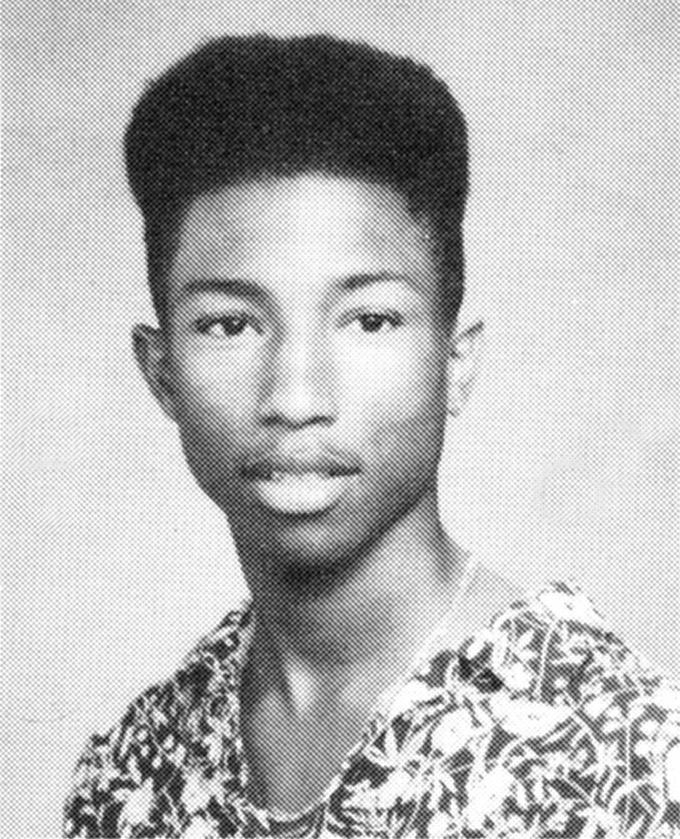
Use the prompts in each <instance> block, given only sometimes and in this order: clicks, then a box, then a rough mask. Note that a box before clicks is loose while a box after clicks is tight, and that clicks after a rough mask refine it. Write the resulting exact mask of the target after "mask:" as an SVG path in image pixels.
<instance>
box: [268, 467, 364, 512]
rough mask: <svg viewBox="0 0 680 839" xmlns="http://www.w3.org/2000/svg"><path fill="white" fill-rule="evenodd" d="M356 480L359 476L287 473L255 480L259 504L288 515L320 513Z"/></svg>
mask: <svg viewBox="0 0 680 839" xmlns="http://www.w3.org/2000/svg"><path fill="white" fill-rule="evenodd" d="M355 480H356V475H333V476H331V475H323V474H320V473H318V472H305V473H303V474H293V473H291V474H287V475H283V476H282V477H279V478H276V479H263V478H260V479H258V480H256V481H254V486H255V492H256V494H257V496H258V498H259V499H260V501H261V502H262V503H263V504H264V505H265V506H266V507H269V508H270V509H271V510H274V511H275V512H277V513H284V514H287V515H309V514H311V513H320V512H323V511H324V510H327V509H329V508H330V507H332V506H333V505H334V504H336V503H337V502H338V501H339V500H340V498H341V497H342V496H343V495H344V494H345V492H347V490H348V489H349V487H350V486H351V484H352V483H353V482H354V481H355Z"/></svg>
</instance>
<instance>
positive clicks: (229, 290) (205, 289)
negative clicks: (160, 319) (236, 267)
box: [177, 277, 267, 301]
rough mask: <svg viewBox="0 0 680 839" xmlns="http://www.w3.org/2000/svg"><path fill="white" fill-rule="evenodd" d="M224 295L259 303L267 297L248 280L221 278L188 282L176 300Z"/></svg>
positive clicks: (206, 278) (257, 286) (255, 284)
mask: <svg viewBox="0 0 680 839" xmlns="http://www.w3.org/2000/svg"><path fill="white" fill-rule="evenodd" d="M210 293H217V294H225V295H229V296H231V297H245V298H248V299H249V300H255V301H261V300H264V298H265V297H266V296H267V293H266V292H265V290H264V289H263V288H262V287H261V286H260V285H258V284H257V283H254V282H251V281H250V280H241V279H236V278H223V277H205V278H201V279H196V280H190V281H189V282H188V283H187V284H186V285H184V286H182V288H181V289H180V290H179V292H178V295H177V297H178V300H180V301H181V300H184V299H186V298H188V297H193V296H195V295H198V294H210Z"/></svg>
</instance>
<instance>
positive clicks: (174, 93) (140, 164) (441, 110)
mask: <svg viewBox="0 0 680 839" xmlns="http://www.w3.org/2000/svg"><path fill="white" fill-rule="evenodd" d="M125 155H126V163H127V172H128V179H129V183H130V187H131V190H132V193H133V195H134V197H135V200H136V201H137V204H138V205H139V208H140V210H141V212H142V215H143V218H144V227H145V242H146V251H147V266H148V274H149V283H150V287H151V294H152V298H153V302H154V306H155V309H156V312H157V314H158V316H159V318H160V319H161V320H162V319H163V316H164V314H165V308H166V305H165V304H166V299H165V297H166V282H165V277H166V273H167V270H168V268H169V266H170V265H171V263H172V259H173V257H174V253H175V249H176V244H177V238H178V233H179V229H180V226H181V223H182V220H183V217H184V214H185V213H186V210H187V209H188V207H189V205H190V204H191V202H192V201H193V200H194V199H195V198H197V197H198V196H199V195H202V194H205V193H209V192H214V191H215V190H218V189H220V188H222V187H224V186H228V185H234V184H237V183H242V182H244V181H247V180H250V179H257V178H265V177H286V176H294V175H298V174H302V173H306V172H312V171H319V172H323V173H328V174H329V175H332V176H346V177H355V178H358V179H363V180H367V181H370V182H375V183H380V184H383V185H387V186H390V187H392V188H394V189H395V190H396V191H398V192H399V193H400V194H401V195H402V196H403V197H404V198H405V199H406V201H407V203H408V207H409V209H410V210H411V212H412V213H413V214H414V216H415V217H416V218H417V219H418V220H419V221H421V222H423V223H424V224H425V225H426V226H427V231H428V233H429V238H430V240H431V242H432V246H433V253H434V257H435V260H436V264H437V268H438V272H439V274H440V276H441V279H442V282H443V288H444V291H445V294H444V295H443V300H444V303H443V305H444V307H445V309H446V313H447V315H448V316H449V317H451V318H455V316H456V314H457V312H458V309H459V307H460V304H461V301H462V296H463V248H462V231H461V225H462V220H463V213H464V209H465V200H466V197H467V191H468V148H467V131H466V126H465V120H464V118H463V115H462V113H461V111H460V109H459V107H458V105H457V103H456V101H455V100H454V99H453V97H452V96H451V94H450V92H449V90H448V89H447V87H446V85H445V84H444V83H443V82H442V81H441V80H440V79H438V78H437V77H436V76H435V75H434V74H433V73H432V71H431V70H430V69H429V68H428V67H425V66H423V65H420V64H417V63H415V62H414V61H413V60H411V59H409V58H404V57H399V56H395V55H392V54H390V53H387V52H384V51H382V50H378V49H376V48H374V47H372V46H369V45H367V44H364V43H355V42H349V41H344V40H338V39H336V38H332V37H329V36H326V35H315V36H305V37H293V38H274V37H270V36H266V35H254V36H227V37H223V38H217V39H214V40H211V41H208V42H207V43H205V44H203V45H201V46H200V47H198V48H197V49H195V50H194V51H193V52H191V53H190V54H189V55H187V56H186V57H185V58H183V59H182V60H180V61H179V62H178V63H176V64H175V65H173V66H172V67H170V68H169V69H168V70H167V71H166V72H165V73H164V74H163V75H161V76H160V77H159V78H158V79H156V80H155V81H153V82H152V83H150V84H149V85H148V86H147V88H146V90H145V91H144V93H143V94H142V96H141V98H140V99H139V101H138V103H137V105H136V107H135V109H134V111H133V115H132V119H131V121H130V124H129V125H128V128H127V132H126V135H125Z"/></svg>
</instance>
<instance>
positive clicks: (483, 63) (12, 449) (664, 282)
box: [0, 0, 680, 839]
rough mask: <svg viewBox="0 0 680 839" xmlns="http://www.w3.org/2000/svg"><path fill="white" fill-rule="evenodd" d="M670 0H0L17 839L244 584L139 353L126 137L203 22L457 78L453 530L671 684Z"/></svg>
mask: <svg viewBox="0 0 680 839" xmlns="http://www.w3.org/2000/svg"><path fill="white" fill-rule="evenodd" d="M674 8H677V6H676V4H674V3H672V2H670V0H669V2H664V1H663V0H657V2H654V3H649V2H645V0H629V2H618V0H577V1H576V2H570V3H564V2H560V0H548V1H547V2H546V0H517V2H504V3H503V2H497V0H460V2H458V0H456V2H451V1H450V0H374V2H366V0H362V2H343V1H342V0H335V2H329V3H320V2H318V0H314V2H307V0H305V1H304V2H285V0H283V1H282V2H275V0H271V2H266V0H229V2H225V1H224V0H219V2H217V1H216V2H208V0H205V1H203V0H194V2H188V0H181V1H180V0H176V2H173V1H172V0H117V2H113V0H87V1H86V2H72V0H50V1H49V2H47V0H8V2H6V3H5V22H4V32H5V46H6V52H5V74H6V84H5V130H4V136H5V167H4V169H5V202H4V204H5V209H4V233H5V242H6V245H5V281H4V292H5V293H4V298H5V316H4V401H5V410H4V414H3V420H4V422H3V427H4V454H5V476H6V478H5V482H6V493H5V498H6V512H7V515H6V519H7V525H8V526H7V539H6V540H5V544H6V548H5V551H4V554H5V574H4V588H5V597H4V639H3V640H4V643H3V653H4V654H3V685H4V711H3V726H4V730H5V750H6V769H5V786H6V789H5V792H4V801H3V805H2V812H3V815H4V820H5V821H4V825H3V826H2V828H1V830H0V832H1V833H2V835H3V836H4V837H7V839H14V837H28V836H31V837H35V836H39V835H58V834H59V829H60V826H59V825H60V809H61V805H62V800H63V796H64V794H65V792H66V789H67V786H68V779H69V775H70V773H71V771H72V769H73V764H74V761H75V760H76V758H77V755H78V753H79V752H80V750H81V748H82V747H83V745H84V742H85V739H86V737H87V736H88V735H89V734H90V733H91V732H92V731H93V730H95V729H97V728H98V727H102V726H108V725H111V724H113V723H114V722H115V721H116V720H117V719H118V718H119V717H120V715H121V712H122V710H123V709H124V707H125V705H126V704H127V703H128V702H129V701H130V700H132V699H133V698H134V696H135V695H136V694H137V693H139V692H140V691H141V690H142V689H144V688H145V687H146V686H148V685H149V684H150V683H151V682H152V681H154V680H157V679H159V678H162V677H163V676H166V675H169V674H170V673H171V671H172V670H173V669H174V668H175V667H176V666H177V665H178V663H179V661H180V659H181V656H182V654H183V653H184V652H186V651H187V650H188V649H189V648H190V647H191V646H192V645H193V644H194V642H195V641H196V640H197V638H198V637H199V636H200V635H202V634H203V633H205V632H207V631H208V630H209V629H211V628H212V627H213V626H214V625H215V624H216V623H217V622H218V621H219V620H220V618H221V616H222V615H223V614H224V613H225V611H226V610H227V609H228V608H229V607H230V606H232V605H234V604H235V603H237V602H238V601H239V599H240V598H241V597H242V596H243V595H244V593H245V589H244V585H243V582H242V580H241V577H240V573H239V570H238V564H237V560H236V557H235V555H234V552H233V549H232V545H231V542H230V540H229V537H228V531H227V528H226V525H225V522H224V521H223V519H222V517H221V515H220V514H219V512H218V511H217V509H215V508H212V507H211V506H210V505H209V502H208V501H207V500H206V499H205V497H204V496H203V495H202V494H201V492H200V491H199V490H198V489H197V488H196V487H195V486H194V484H193V482H192V479H191V478H190V476H189V474H188V471H187V469H186V467H185V465H184V462H183V459H182V455H181V452H180V448H179V445H178V442H177V438H176V434H175V429H174V427H173V426H172V425H171V424H170V422H168V421H167V420H166V419H164V417H163V416H162V415H161V414H160V411H159V410H158V408H157V406H156V405H155V404H153V402H152V399H151V397H150V396H149V394H148V393H147V391H146V389H145V387H144V385H143V383H142V382H141V380H140V377H139V375H138V373H137V371H136V369H135V366H134V363H133V359H132V353H131V349H130V327H131V325H132V324H133V323H135V322H139V321H148V322H151V321H152V320H153V316H152V312H151V308H150V305H149V302H148V300H147V296H146V288H145V270H144V253H143V248H142V236H141V225H140V220H139V218H138V216H137V213H136V210H135V208H134V206H133V204H132V201H131V199H130V197H129V195H128V192H127V187H126V183H125V177H124V170H123V163H122V153H121V138H122V134H123V131H124V128H125V125H126V122H127V119H128V117H129V114H130V109H131V107H132V105H133V103H134V101H135V100H136V98H137V97H138V95H139V94H140V92H141V91H142V89H143V86H144V83H145V81H146V80H147V79H149V78H152V77H154V76H156V75H157V74H158V73H159V72H161V71H162V70H163V69H165V68H166V67H167V65H168V64H169V63H171V62H172V61H174V60H176V59H177V58H178V57H179V56H181V55H182V54H183V53H185V52H186V51H188V50H189V49H190V48H192V47H193V46H195V45H196V44H197V43H199V42H200V41H201V39H205V38H207V37H210V36H213V35H219V34H223V33H239V32H256V31H261V32H268V33H272V34H293V33H307V32H329V33H333V34H337V35H341V36H345V37H351V38H357V39H365V40H368V41H370V42H372V43H374V44H375V45H377V46H380V47H384V48H387V49H390V50H393V51H396V52H400V53H406V54H409V55H412V56H413V57H415V58H416V59H419V60H423V61H425V62H427V63H429V64H430V65H431V66H432V67H433V68H434V69H435V70H436V72H437V73H438V74H439V75H440V76H441V77H442V78H444V79H445V80H446V82H447V83H448V84H449V86H450V88H451V90H452V92H453V93H454V95H455V96H456V98H457V99H458V100H459V102H460V104H461V106H462V108H463V111H464V112H465V114H466V117H467V120H468V123H469V128H470V140H471V173H472V192H471V198H470V204H469V212H468V216H467V220H466V225H465V236H466V260H467V268H466V274H467V286H468V292H467V299H466V303H465V306H464V309H463V312H462V316H461V321H462V323H463V324H466V323H470V322H472V321H473V320H474V319H476V318H478V317H482V318H483V319H484V320H485V322H486V328H487V339H486V346H485V358H484V365H483V368H482V371H481V376H480V379H479V382H478V386H477V389H476V392H475V394H474V397H473V399H472V401H471V403H470V405H469V407H468V409H467V412H466V414H465V415H464V416H463V417H461V418H460V419H458V420H455V421H453V422H452V423H451V425H450V428H449V430H448V438H447V444H446V451H445V455H444V459H443V464H442V469H441V481H442V498H443V515H444V519H445V521H446V524H447V527H448V528H449V530H450V532H451V534H452V535H453V536H454V538H456V539H457V540H458V541H459V542H461V543H462V544H463V545H465V546H466V547H468V548H470V549H471V550H472V551H474V552H475V553H477V554H478V555H479V556H480V557H482V558H483V560H484V561H486V562H487V563H489V564H490V565H492V566H493V567H494V568H495V569H497V570H498V571H500V572H501V573H503V574H505V575H506V576H508V577H510V578H511V579H512V580H513V581H514V582H516V583H517V584H519V585H520V586H521V587H523V588H531V587H534V586H536V585H538V584H540V583H541V582H543V581H546V580H550V579H555V578H556V579H564V578H573V579H574V580H576V581H577V582H578V583H579V584H580V585H581V586H582V588H583V589H584V590H585V592H586V593H587V594H588V595H589V596H590V597H591V598H592V600H593V601H594V603H595V605H596V606H597V608H598V609H599V611H600V612H601V613H603V614H604V616H605V617H606V618H607V619H608V621H609V623H610V624H611V625H612V626H613V628H614V629H615V630H616V631H617V632H619V633H621V634H623V635H624V636H625V638H626V639H627V641H628V643H629V644H630V645H631V646H632V647H633V648H634V649H636V650H637V651H639V653H640V654H641V655H643V656H644V657H646V658H647V659H649V660H650V661H651V662H652V663H653V664H655V665H656V666H657V667H659V668H661V669H663V670H665V671H669V672H675V673H677V672H678V668H679V661H678V614H679V613H680V607H679V603H678V578H679V576H680V574H679V567H678V541H677V527H676V511H675V510H674V506H673V504H674V501H673V498H674V492H673V490H674V475H673V473H674V466H675V460H674V442H673V420H674V413H675V409H674V407H673V406H674V399H675V398H677V390H676V389H675V386H674V379H673V368H674V365H675V363H676V361H677V359H676V358H675V356H674V353H675V348H676V340H675V339H676V337H677V335H676V332H675V329H676V310H675V301H676V288H677V277H678V266H677V263H676V264H674V258H675V256H676V249H677V230H674V229H673V218H674V211H675V210H676V209H677V203H676V198H675V196H676V195H677V194H678V184H677V180H676V175H677V165H676V161H677V147H676V145H675V143H674V139H673V131H674V129H673V118H674V114H673V106H674V103H675V101H676V96H677V93H674V91H673V87H672V86H673V81H674V80H673V67H674V62H673V55H672V51H673V48H674V46H675V48H676V49H677V39H675V40H676V43H675V45H674V43H673V41H674V29H673V27H674V25H675V22H674V20H673V10H674Z"/></svg>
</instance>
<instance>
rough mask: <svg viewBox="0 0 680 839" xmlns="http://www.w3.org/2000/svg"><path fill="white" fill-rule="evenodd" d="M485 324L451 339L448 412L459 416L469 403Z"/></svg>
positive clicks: (459, 333) (476, 325)
mask: <svg viewBox="0 0 680 839" xmlns="http://www.w3.org/2000/svg"><path fill="white" fill-rule="evenodd" d="M483 341H484V324H483V323H482V322H481V321H477V322H476V323H474V324H473V325H472V326H470V327H468V328H467V329H464V330H463V331H461V332H456V333H455V334H454V335H452V337H451V348H450V354H449V364H448V412H449V414H451V415H452V416H457V415H458V414H459V413H460V412H461V411H462V409H463V406H464V405H465V403H466V402H467V400H468V398H469V396H470V393H471V391H472V387H473V385H474V382H475V379H476V377H477V371H478V369H479V364H480V361H481V355H482V345H483Z"/></svg>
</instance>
